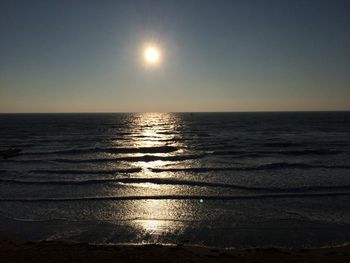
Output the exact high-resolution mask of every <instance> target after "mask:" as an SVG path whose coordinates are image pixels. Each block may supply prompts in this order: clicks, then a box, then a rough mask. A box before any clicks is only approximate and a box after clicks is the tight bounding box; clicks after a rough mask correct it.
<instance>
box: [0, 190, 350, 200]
mask: <svg viewBox="0 0 350 263" xmlns="http://www.w3.org/2000/svg"><path fill="white" fill-rule="evenodd" d="M349 195H350V192H336V193H329V192H322V193H283V194H258V195H146V196H92V197H63V198H1V199H0V202H68V201H70V202H74V201H79V202H81V201H118V200H120V201H123V200H130V201H134V200H203V201H206V200H222V201H224V200H262V199H274V198H319V197H337V196H349Z"/></svg>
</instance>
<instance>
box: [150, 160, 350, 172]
mask: <svg viewBox="0 0 350 263" xmlns="http://www.w3.org/2000/svg"><path fill="white" fill-rule="evenodd" d="M288 168H295V169H314V168H326V169H350V166H347V165H318V164H306V163H284V162H282V163H270V164H262V165H257V166H240V167H191V168H150V170H151V171H152V172H155V173H161V172H193V173H201V172H212V171H259V170H278V169H288Z"/></svg>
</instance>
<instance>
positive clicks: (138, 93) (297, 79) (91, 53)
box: [0, 0, 350, 113]
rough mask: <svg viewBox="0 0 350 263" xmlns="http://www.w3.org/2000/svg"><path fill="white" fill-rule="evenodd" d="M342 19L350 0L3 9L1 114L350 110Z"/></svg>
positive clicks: (2, 5)
mask: <svg viewBox="0 0 350 263" xmlns="http://www.w3.org/2000/svg"><path fill="white" fill-rule="evenodd" d="M349 14H350V1H347V0H343V1H340V0H329V1H322V0H290V1H287V0H275V1H272V0H265V1H261V0H256V1H254V0H241V1H240V0H210V1H209V0H176V1H173V0H172V1H170V0H153V1H151V0H144V1H142V0H126V1H112V0H101V1H97V0H95V1H89V0H86V1H80V0H74V1H71V0H57V1H50V0H42V1H36V0H31V1H27V0H22V1H19V0H2V1H1V2H0V36H1V37H0V112H2V113H7V112H26V113H27V112H28V113H29V112H196V111H205V112H209V111H317V110H324V111H328V110H350V33H349V32H350V15H349ZM148 43H152V44H153V45H155V46H156V47H157V48H158V49H159V50H160V52H161V54H162V61H161V63H159V65H157V66H149V65H148V66H147V65H145V62H144V61H143V56H142V49H143V47H144V46H145V45H146V44H148Z"/></svg>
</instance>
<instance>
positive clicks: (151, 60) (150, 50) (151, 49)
mask: <svg viewBox="0 0 350 263" xmlns="http://www.w3.org/2000/svg"><path fill="white" fill-rule="evenodd" d="M143 57H144V60H145V62H146V63H147V64H149V65H156V64H159V62H160V60H161V53H160V50H159V49H158V48H157V47H155V46H148V47H146V48H145V49H144V51H143Z"/></svg>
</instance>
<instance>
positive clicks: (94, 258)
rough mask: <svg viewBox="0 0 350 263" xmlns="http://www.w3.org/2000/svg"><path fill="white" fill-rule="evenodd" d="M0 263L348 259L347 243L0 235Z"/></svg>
mask: <svg viewBox="0 0 350 263" xmlns="http://www.w3.org/2000/svg"><path fill="white" fill-rule="evenodd" d="M0 239H1V241H0V262H1V263H7V262H11V263H12V262H27V263H31V262H36V263H40V262H88V263H89V262H101V263H102V262H127V263H133V262H167V263H171V262H270V263H274V262H304V263H308V262H315V263H316V262H317V263H322V262H344V263H345V262H350V245H348V246H344V247H336V248H322V249H311V250H309V249H299V250H287V249H276V248H270V249H212V248H205V247H195V246H184V245H177V246H164V245H110V246H108V245H90V244H84V243H70V242H61V241H54V242H48V241H43V242H28V241H19V240H14V239H10V238H8V237H3V238H0Z"/></svg>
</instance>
